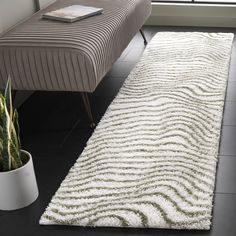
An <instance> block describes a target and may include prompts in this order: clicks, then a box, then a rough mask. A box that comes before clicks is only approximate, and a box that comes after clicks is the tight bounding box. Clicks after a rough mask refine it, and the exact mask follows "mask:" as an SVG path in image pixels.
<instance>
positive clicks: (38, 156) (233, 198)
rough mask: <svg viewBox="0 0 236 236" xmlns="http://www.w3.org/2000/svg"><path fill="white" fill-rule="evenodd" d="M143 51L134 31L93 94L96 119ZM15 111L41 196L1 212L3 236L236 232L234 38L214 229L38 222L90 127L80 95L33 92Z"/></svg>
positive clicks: (216, 235) (214, 235)
mask: <svg viewBox="0 0 236 236" xmlns="http://www.w3.org/2000/svg"><path fill="white" fill-rule="evenodd" d="M144 31H145V34H146V36H147V38H148V40H150V39H151V38H152V36H153V35H154V34H155V33H156V32H158V31H206V32H233V33H236V29H220V28H218V29H217V28H186V27H145V28H144ZM144 49H145V47H144V44H143V40H142V37H141V35H140V34H137V35H136V36H135V38H134V39H133V41H132V42H131V43H130V45H129V46H128V47H127V49H126V50H125V51H124V53H123V54H122V56H121V57H120V58H119V60H118V61H117V62H116V63H115V64H114V66H113V68H112V69H111V71H110V72H109V73H108V75H107V76H106V77H105V78H104V80H103V81H102V82H101V84H100V85H99V87H98V88H97V90H96V91H95V93H94V94H92V96H91V102H92V108H93V111H94V116H95V118H96V120H97V121H99V120H100V118H101V117H102V115H103V114H104V112H105V111H106V109H107V107H108V105H109V104H110V102H111V101H112V100H113V98H114V97H115V95H116V94H117V92H118V90H119V88H120V87H121V86H122V84H123V82H124V80H125V78H126V77H127V75H128V74H129V72H130V71H131V69H132V68H133V67H134V65H135V63H136V62H137V61H138V60H139V58H140V56H141V55H142V53H143V50H144ZM19 115H20V125H21V137H22V146H23V148H24V149H26V150H28V151H30V152H31V154H32V155H33V159H34V165H35V171H36V176H37V181H38V185H39V191H40V196H39V198H38V200H37V201H36V202H35V203H33V204H32V205H31V206H29V207H27V208H24V209H21V210H17V211H12V212H5V211H0V235H1V236H9V235H12V236H13V235H14V236H15V235H17V236H30V235H32V236H33V235H34V236H39V235H40V236H41V235H42V236H51V235H57V236H62V235H63V236H72V235H80V236H85V235H89V236H103V235H106V236H108V235H114V236H118V235H119V236H121V235H129V236H134V235H140V236H141V235H142V236H144V235H159V236H162V235H165V236H172V235H194V236H195V235H204V236H206V235H207V236H208V235H211V236H223V235H225V236H235V235H236V223H235V222H236V220H235V218H236V41H234V48H233V54H232V61H231V66H230V75H229V82H228V89H227V96H226V103H225V112H224V120H223V126H222V136H221V144H220V155H219V165H218V174H217V183H216V191H215V192H216V193H215V203H214V212H213V227H212V229H211V230H210V231H178V230H164V229H163V230H162V229H124V228H123V229H122V228H115V229H113V228H82V227H66V226H40V225H39V224H38V221H39V218H40V216H41V214H42V213H43V211H44V209H45V207H46V206H47V204H48V203H49V201H50V199H51V197H52V195H53V194H54V193H55V191H56V190H57V188H58V187H59V185H60V183H61V181H62V180H63V179H64V177H65V176H66V175H67V173H68V170H69V169H70V167H71V166H72V165H73V164H74V162H75V160H76V159H77V158H78V156H79V155H80V153H81V152H82V150H83V148H84V147H85V144H86V142H87V140H88V139H89V137H90V136H91V134H92V130H91V129H89V128H88V125H89V123H88V119H87V116H86V113H85V111H84V107H83V104H82V99H81V96H80V94H79V93H62V92H60V93H59V92H50V93H48V92H36V93H35V94H34V95H33V96H32V97H31V98H30V99H29V100H28V101H27V102H26V103H25V104H24V105H23V106H22V107H21V108H20V109H19ZM72 128H73V130H72V131H70V130H71V129H72ZM0 191H1V187H0Z"/></svg>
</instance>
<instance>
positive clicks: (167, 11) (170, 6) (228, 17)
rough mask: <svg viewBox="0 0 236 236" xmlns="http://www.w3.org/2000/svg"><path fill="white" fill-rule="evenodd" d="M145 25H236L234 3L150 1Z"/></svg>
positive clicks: (235, 6) (235, 7)
mask: <svg viewBox="0 0 236 236" xmlns="http://www.w3.org/2000/svg"><path fill="white" fill-rule="evenodd" d="M146 25H170V26H210V27H236V5H220V4H192V3H152V13H151V16H150V17H149V19H148V20H147V22H146Z"/></svg>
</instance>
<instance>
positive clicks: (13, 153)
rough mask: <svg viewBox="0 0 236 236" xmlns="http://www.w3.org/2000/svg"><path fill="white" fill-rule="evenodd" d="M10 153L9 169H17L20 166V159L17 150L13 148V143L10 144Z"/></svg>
mask: <svg viewBox="0 0 236 236" xmlns="http://www.w3.org/2000/svg"><path fill="white" fill-rule="evenodd" d="M10 151H11V158H12V159H11V169H12V170H14V169H17V168H19V167H21V166H22V161H21V158H20V152H19V149H18V148H17V147H16V146H15V144H14V143H13V142H11V144H10Z"/></svg>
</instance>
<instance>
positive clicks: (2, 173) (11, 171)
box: [0, 149, 32, 176]
mask: <svg viewBox="0 0 236 236" xmlns="http://www.w3.org/2000/svg"><path fill="white" fill-rule="evenodd" d="M20 151H21V152H23V153H25V154H26V155H27V156H28V157H29V160H28V161H27V162H26V163H25V164H24V165H23V166H21V167H20V168H17V169H15V170H8V171H0V176H1V175H4V174H10V173H13V172H16V171H20V170H21V169H23V168H25V167H26V166H28V165H29V164H30V162H31V161H32V156H31V154H30V153H29V152H27V151H26V150H23V149H21V150H20Z"/></svg>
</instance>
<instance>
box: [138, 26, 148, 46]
mask: <svg viewBox="0 0 236 236" xmlns="http://www.w3.org/2000/svg"><path fill="white" fill-rule="evenodd" d="M139 32H140V33H141V35H142V37H143V41H144V44H145V45H147V43H148V42H147V39H146V37H145V34H144V32H143V30H142V29H140V30H139Z"/></svg>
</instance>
